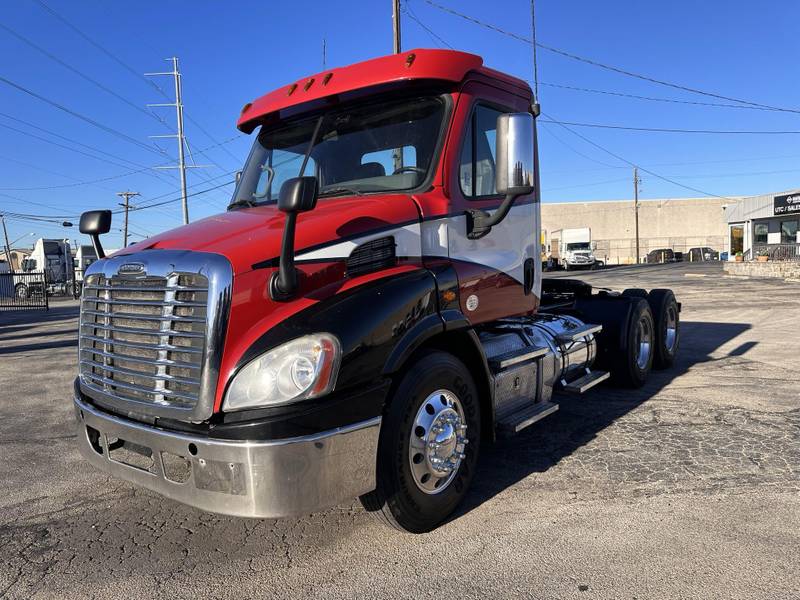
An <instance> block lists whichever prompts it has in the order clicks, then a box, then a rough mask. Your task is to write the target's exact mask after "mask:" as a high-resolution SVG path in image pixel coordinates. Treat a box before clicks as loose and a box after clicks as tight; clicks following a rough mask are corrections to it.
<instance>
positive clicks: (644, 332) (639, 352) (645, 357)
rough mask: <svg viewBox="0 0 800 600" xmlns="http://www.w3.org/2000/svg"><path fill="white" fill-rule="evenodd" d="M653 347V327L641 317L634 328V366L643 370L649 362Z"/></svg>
mask: <svg viewBox="0 0 800 600" xmlns="http://www.w3.org/2000/svg"><path fill="white" fill-rule="evenodd" d="M652 347H653V327H652V325H651V323H650V321H649V320H648V319H645V318H644V317H642V318H641V319H639V324H638V325H637V326H636V364H637V366H638V367H639V368H640V369H642V370H644V369H646V368H647V365H648V363H649V362H650V352H651V350H652Z"/></svg>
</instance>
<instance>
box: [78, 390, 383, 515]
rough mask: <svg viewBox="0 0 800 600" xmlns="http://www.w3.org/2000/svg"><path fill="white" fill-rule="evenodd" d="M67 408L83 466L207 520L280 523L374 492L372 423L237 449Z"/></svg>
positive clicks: (376, 427)
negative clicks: (205, 514) (206, 514)
mask: <svg viewBox="0 0 800 600" xmlns="http://www.w3.org/2000/svg"><path fill="white" fill-rule="evenodd" d="M74 403H75V416H76V419H77V422H78V423H77V426H78V444H79V446H80V450H81V453H82V454H83V456H84V457H85V458H86V459H87V460H88V461H89V462H91V463H92V464H93V465H95V466H96V467H99V468H101V469H103V470H105V471H107V472H108V473H111V474H112V475H115V476H117V477H120V478H122V479H127V480H128V481H131V482H133V483H135V484H137V485H141V486H142V487H146V488H148V489H150V490H153V491H154V492H157V493H159V494H162V495H164V496H166V497H168V498H172V499H173V500H177V501H178V502H183V503H184V504H188V505H190V506H194V507H196V508H200V509H203V510H207V511H210V512H215V513H220V514H226V515H234V516H239V517H258V518H277V517H287V516H293V515H299V514H307V513H311V512H314V511H318V510H321V509H324V508H328V507H331V506H335V505H336V504H339V503H341V502H343V501H348V500H351V499H353V498H355V497H356V496H359V495H361V494H364V493H366V492H369V491H370V490H373V489H374V488H375V462H376V456H377V450H378V435H379V433H380V424H381V418H380V417H376V418H374V419H370V420H369V421H364V422H361V423H356V424H354V425H351V426H348V427H342V428H339V429H334V430H331V431H325V432H323V433H319V434H316V435H311V436H305V437H297V438H290V439H285V440H273V441H265V442H254V441H244V442H242V441H229V440H220V439H211V438H204V437H198V436H192V435H184V434H180V433H176V432H171V431H165V430H163V429H158V428H155V427H150V426H147V425H143V424H139V423H134V422H132V421H127V420H124V419H120V418H117V417H114V416H112V415H109V414H106V413H104V412H101V411H99V410H97V409H95V408H94V407H92V406H90V405H89V404H86V403H85V402H83V401H82V400H81V399H80V398H75V399H74ZM109 448H110V451H109Z"/></svg>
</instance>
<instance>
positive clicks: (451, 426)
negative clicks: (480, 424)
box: [408, 389, 468, 494]
mask: <svg viewBox="0 0 800 600" xmlns="http://www.w3.org/2000/svg"><path fill="white" fill-rule="evenodd" d="M466 432H467V424H466V419H465V417H464V409H463V408H462V406H461V402H460V401H459V399H458V397H457V396H456V395H455V394H454V393H453V392H451V391H450V390H444V389H442V390H436V391H435V392H433V393H432V394H430V395H429V396H428V397H427V398H426V399H425V401H424V402H423V403H422V405H421V406H420V407H419V410H418V411H417V416H416V417H415V418H414V424H413V425H412V427H411V437H410V443H409V447H408V462H409V466H410V467H411V475H412V477H413V478H414V483H415V484H416V486H417V488H419V489H420V490H421V491H422V492H424V493H426V494H439V493H441V492H443V491H444V490H446V489H447V488H448V486H449V485H450V484H451V483H452V482H453V479H455V476H456V473H458V468H459V467H460V466H461V461H462V460H464V458H465V457H466V456H465V454H464V448H465V446H466V445H467V442H468V440H467V437H466Z"/></svg>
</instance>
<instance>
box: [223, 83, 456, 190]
mask: <svg viewBox="0 0 800 600" xmlns="http://www.w3.org/2000/svg"><path fill="white" fill-rule="evenodd" d="M444 109H445V105H444V101H443V100H442V99H441V98H439V97H427V98H415V99H412V100H402V101H397V102H390V103H383V104H372V105H365V106H358V107H355V108H352V107H351V108H349V109H342V110H337V111H332V112H330V113H327V114H326V115H325V116H324V117H323V118H322V123H321V125H320V129H319V132H318V133H317V136H316V140H315V142H314V147H313V148H312V150H311V155H310V158H309V161H308V164H307V165H306V169H305V173H304V174H305V175H316V177H317V179H318V180H319V185H320V196H326V195H328V196H334V195H338V194H360V193H364V192H391V191H400V190H410V189H414V188H416V187H419V186H420V185H421V184H422V183H423V182H424V181H425V179H426V178H427V175H428V171H429V169H430V168H431V163H432V161H433V155H434V153H435V151H436V145H437V141H438V138H439V131H440V130H441V124H442V119H443V116H444ZM318 121H319V117H318V116H317V117H313V118H307V119H302V120H297V121H293V122H288V123H282V124H280V125H278V126H275V127H269V128H262V130H261V132H260V133H259V134H258V138H257V139H256V141H255V144H254V145H253V149H252V151H251V152H250V156H249V158H248V159H247V164H246V166H245V169H244V171H243V172H242V176H241V178H240V180H239V184H238V185H237V186H236V190H235V192H234V197H233V202H234V203H236V202H238V203H240V204H241V203H248V204H249V203H258V204H260V203H265V202H275V201H277V199H278V193H279V192H280V189H281V185H282V184H283V183H284V182H285V181H286V180H287V179H291V178H292V177H297V176H298V175H300V167H301V165H302V164H303V158H304V157H305V154H306V152H307V151H308V146H309V144H310V143H311V140H312V137H313V135H314V130H315V128H316V126H317V123H318Z"/></svg>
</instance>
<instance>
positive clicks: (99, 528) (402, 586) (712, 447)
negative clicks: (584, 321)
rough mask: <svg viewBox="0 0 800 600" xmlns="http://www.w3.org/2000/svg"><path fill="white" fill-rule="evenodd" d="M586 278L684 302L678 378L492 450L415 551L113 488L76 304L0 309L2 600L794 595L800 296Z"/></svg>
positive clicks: (717, 282) (590, 402)
mask: <svg viewBox="0 0 800 600" xmlns="http://www.w3.org/2000/svg"><path fill="white" fill-rule="evenodd" d="M580 275H582V276H583V278H584V279H586V280H588V281H590V282H591V283H593V284H594V285H598V286H608V287H613V288H616V289H622V288H626V287H645V288H652V287H671V288H673V289H674V291H675V293H676V295H677V296H678V299H679V301H681V302H682V303H683V313H682V319H683V331H682V340H681V346H682V347H681V354H680V359H679V361H678V364H677V365H676V366H675V368H673V369H672V370H670V371H662V372H656V373H655V374H654V375H653V376H652V378H651V380H650V382H649V383H648V384H647V385H646V386H645V387H644V388H643V389H641V390H637V391H635V392H630V391H620V390H615V389H613V388H609V387H601V388H599V389H595V390H593V391H592V392H590V393H589V394H587V395H585V396H582V397H575V398H573V397H569V398H566V399H564V401H563V403H562V405H561V410H560V411H559V412H558V413H556V414H555V415H553V416H551V417H549V418H548V419H545V420H544V421H541V422H540V423H538V424H536V425H534V426H532V427H530V428H528V429H527V430H525V431H524V432H523V433H522V434H520V435H519V436H517V437H516V438H513V439H511V440H508V441H503V442H499V443H498V444H496V445H495V446H493V447H491V448H485V449H484V451H483V454H482V458H481V466H480V469H479V471H480V472H479V474H478V475H477V477H476V481H475V485H474V488H473V490H472V492H471V494H470V495H469V497H468V500H467V502H466V504H465V506H463V507H462V509H461V510H460V512H459V514H458V515H457V516H456V517H455V518H454V519H453V520H452V521H450V522H449V523H447V524H445V525H444V526H442V527H441V528H439V529H438V530H436V531H435V532H433V533H430V534H426V535H419V536H414V535H408V534H400V533H397V532H395V531H392V530H389V529H387V528H385V527H384V526H383V525H381V524H380V523H378V522H377V520H375V519H373V518H372V516H371V515H369V514H367V513H365V512H364V511H363V510H362V509H361V507H360V505H358V503H357V502H354V503H353V504H352V505H348V506H342V507H338V508H336V509H334V510H330V511H328V512H325V513H322V514H316V515H310V516H307V517H305V518H302V519H296V520H282V521H270V520H260V521H256V520H242V519H232V518H225V517H218V516H215V515H211V514H206V513H201V512H198V511H195V510H193V509H190V508H186V507H184V506H181V505H179V504H176V503H174V502H172V501H169V500H165V499H163V498H161V497H159V496H157V495H155V494H153V493H151V492H148V491H145V490H141V489H136V488H134V487H132V486H131V485H128V484H127V483H124V482H121V481H116V480H113V479H110V478H108V477H106V476H105V475H103V474H102V473H99V472H97V471H95V470H94V469H92V468H90V467H89V466H88V464H86V463H85V462H83V461H82V460H81V458H80V456H79V454H78V452H77V449H76V445H75V439H74V431H73V416H72V407H71V399H70V393H71V391H70V390H71V382H72V378H73V377H74V373H75V369H76V365H75V363H76V354H77V352H76V350H77V339H76V327H77V321H76V319H77V303H76V302H63V303H53V305H52V308H51V310H50V311H49V313H33V312H30V313H16V314H11V313H6V314H3V313H0V423H2V427H0V455H1V456H2V460H0V482H2V488H3V491H2V494H0V597H3V596H7V597H10V598H31V597H33V598H51V597H97V598H109V597H118V598H119V597H125V598H145V597H153V596H156V595H163V596H165V597H230V598H249V597H276V598H288V597H312V598H322V597H324V598H354V597H359V598H367V597H370V598H371V597H393V598H398V597H402V598H419V597H428V596H437V597H442V596H444V597H450V598H482V599H483V598H487V597H501V598H502V597H525V598H581V599H589V598H628V599H633V598H638V599H644V598H800V574H798V565H800V560H799V559H798V557H799V556H800V494H798V492H800V376H799V375H798V374H799V373H800V339H798V335H797V331H798V325H797V323H798V315H799V314H800V285H798V284H790V283H784V282H782V281H778V280H755V279H752V280H741V279H731V278H726V277H723V276H722V269H721V267H720V266H719V265H704V266H692V265H681V264H679V265H667V266H658V267H644V268H627V269H625V268H620V269H608V270H606V271H599V272H591V273H585V274H580ZM559 276H561V275H559ZM569 276H570V277H575V276H576V274H573V273H570V274H569Z"/></svg>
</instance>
